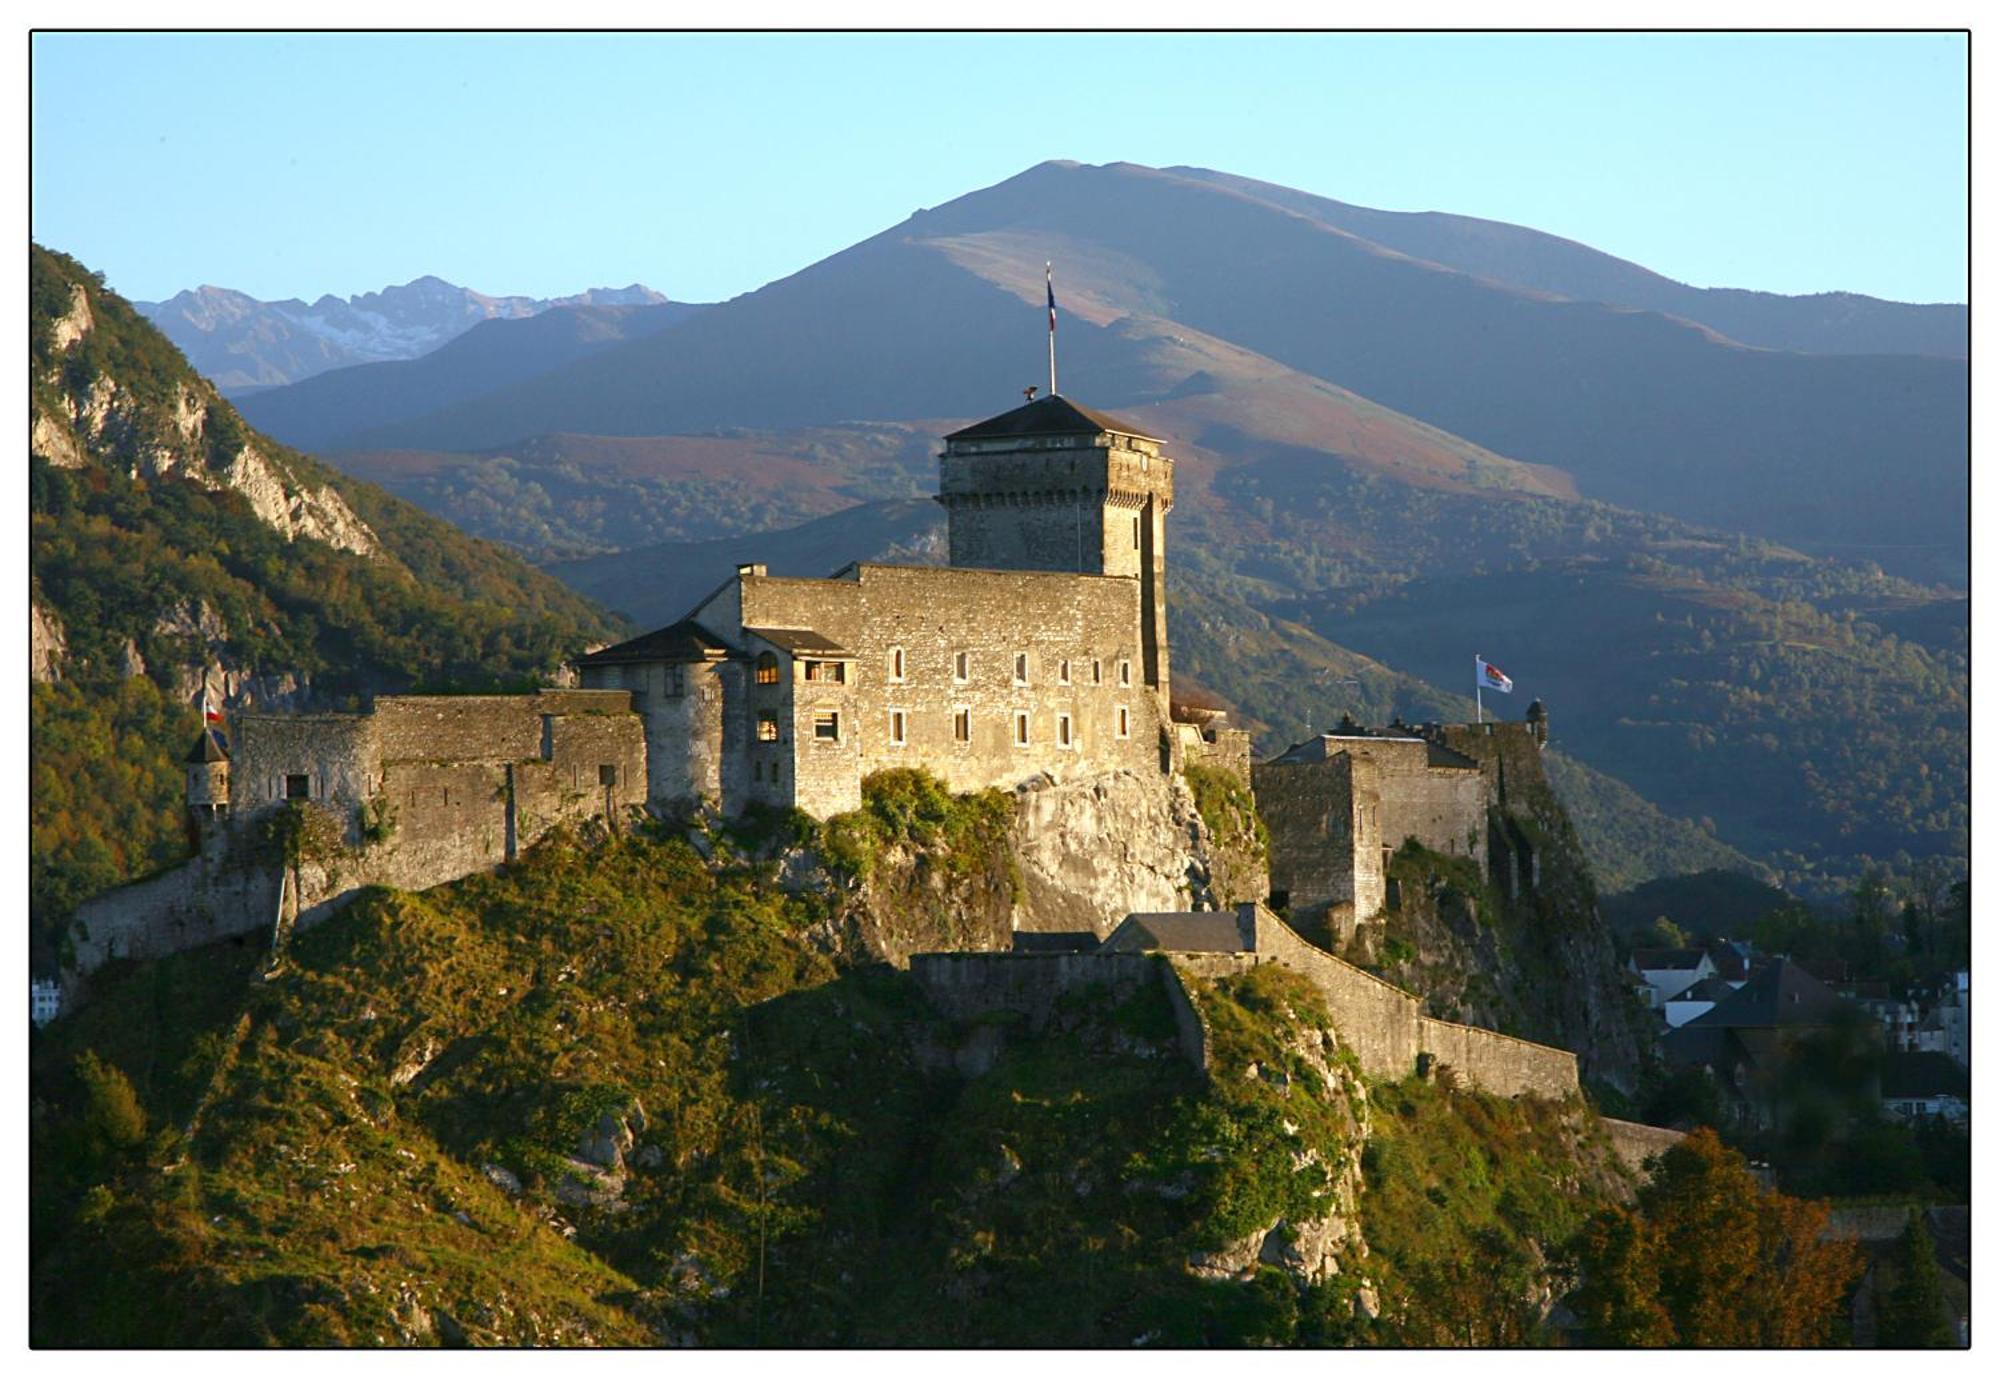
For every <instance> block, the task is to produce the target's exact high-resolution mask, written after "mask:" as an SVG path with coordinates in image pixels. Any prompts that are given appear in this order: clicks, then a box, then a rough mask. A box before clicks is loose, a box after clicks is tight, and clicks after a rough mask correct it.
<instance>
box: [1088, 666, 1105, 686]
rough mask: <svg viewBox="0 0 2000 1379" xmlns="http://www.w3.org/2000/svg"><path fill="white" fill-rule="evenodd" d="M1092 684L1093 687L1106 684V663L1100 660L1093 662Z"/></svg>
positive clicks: (1091, 669) (1091, 671) (1091, 667)
mask: <svg viewBox="0 0 2000 1379" xmlns="http://www.w3.org/2000/svg"><path fill="white" fill-rule="evenodd" d="M1090 683H1091V684H1093V685H1101V684H1103V683H1104V662H1102V661H1099V660H1093V661H1091V663H1090Z"/></svg>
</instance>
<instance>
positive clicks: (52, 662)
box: [28, 599, 69, 685]
mask: <svg viewBox="0 0 2000 1379" xmlns="http://www.w3.org/2000/svg"><path fill="white" fill-rule="evenodd" d="M68 650H69V648H68V646H67V645H66V644H65V643H64V641H63V630H62V623H61V621H60V620H58V619H57V618H56V616H55V615H54V614H52V613H46V612H44V611H42V605H40V604H39V603H36V602H34V601H33V600H32V599H31V600H29V602H28V679H29V680H31V681H33V682H34V683H36V684H40V685H52V684H54V683H55V682H56V681H58V680H60V679H62V663H63V657H64V656H65V655H67V654H68Z"/></svg>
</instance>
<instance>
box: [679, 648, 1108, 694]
mask: <svg viewBox="0 0 2000 1379" xmlns="http://www.w3.org/2000/svg"><path fill="white" fill-rule="evenodd" d="M801 664H802V665H803V666H804V667H805V679H806V680H807V681H808V682H809V683H824V684H835V685H844V684H846V683H847V663H846V662H845V661H812V660H808V661H804V662H802V663H801ZM1029 666H1030V662H1029V656H1028V653H1027V652H1025V651H1021V652H1016V653H1015V655H1014V683H1015V684H1017V685H1025V684H1027V683H1029V674H1028V672H1029ZM673 671H674V674H673V678H672V679H671V680H670V681H669V682H668V689H667V693H668V694H669V695H678V694H680V693H681V692H682V690H681V680H680V667H678V666H676V667H674V668H673ZM908 678H909V655H908V653H907V652H906V651H904V649H903V648H902V647H900V646H898V647H892V648H890V651H889V683H890V684H892V685H900V684H902V683H904V682H905V681H906V680H907V679H908ZM951 678H952V683H954V684H959V685H963V684H967V683H970V681H971V680H972V653H971V652H970V651H956V652H953V653H952V658H951ZM756 680H757V683H758V684H760V685H775V684H777V683H778V680H779V671H778V658H777V656H776V655H775V654H774V653H772V652H769V651H767V652H765V653H764V654H763V655H761V656H759V657H758V658H757V668H756ZM1056 683H1057V684H1059V685H1069V684H1075V683H1076V676H1075V674H1074V673H1073V663H1072V662H1071V661H1069V660H1068V659H1067V658H1064V659H1059V660H1058V661H1057V662H1056ZM1090 683H1091V684H1093V685H1101V684H1103V683H1104V662H1103V661H1102V660H1098V659H1092V661H1091V663H1090ZM1131 683H1132V663H1131V662H1130V661H1120V662H1119V663H1118V684H1119V685H1120V686H1121V687H1129V686H1130V685H1131Z"/></svg>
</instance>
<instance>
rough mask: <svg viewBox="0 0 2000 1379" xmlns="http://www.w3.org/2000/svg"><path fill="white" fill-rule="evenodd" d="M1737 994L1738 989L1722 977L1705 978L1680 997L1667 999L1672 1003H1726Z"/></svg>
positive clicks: (1680, 994)
mask: <svg viewBox="0 0 2000 1379" xmlns="http://www.w3.org/2000/svg"><path fill="white" fill-rule="evenodd" d="M1735 994H1736V988H1735V987H1733V986H1731V985H1730V984H1729V983H1728V982H1726V981H1724V980H1723V979H1722V978H1721V977H1719V976H1715V977H1703V978H1702V979H1701V980H1700V981H1698V982H1696V983H1695V984H1694V985H1693V986H1690V987H1688V988H1686V989H1685V990H1683V991H1681V992H1680V993H1679V994H1678V995H1674V996H1669V997H1667V999H1668V1000H1670V1001H1726V1000H1728V999H1729V998H1730V997H1731V996H1734V995H1735Z"/></svg>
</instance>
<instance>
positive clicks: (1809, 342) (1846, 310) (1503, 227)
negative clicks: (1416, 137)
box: [1166, 167, 1971, 358]
mask: <svg viewBox="0 0 2000 1379" xmlns="http://www.w3.org/2000/svg"><path fill="white" fill-rule="evenodd" d="M1166 171H1167V172H1170V173H1172V174H1174V175H1175V176H1178V177H1186V178H1191V179H1193V180H1195V181H1200V182H1208V183H1212V184H1214V185H1215V186H1219V187H1227V188H1229V189H1231V190H1233V191H1238V192H1242V193H1244V194H1246V195H1249V196H1253V197H1256V198H1257V199H1259V200H1263V201H1268V202H1270V203H1271V204H1272V205H1274V206H1282V207H1284V208H1285V209H1287V210H1292V211H1297V212H1299V213H1300V214H1302V215H1306V216H1309V217H1311V218H1312V219H1314V220H1316V221H1319V222H1320V223H1321V224H1324V225H1331V226H1333V227H1335V228H1337V229H1341V230H1346V231H1349V232H1351V233H1353V234H1356V235H1359V236H1361V237H1362V238H1363V239H1366V240H1370V241H1373V242H1374V243H1376V244H1380V245H1382V246H1384V247H1385V248H1389V249H1394V250H1396V251H1397V252H1398V253H1403V254H1408V255H1410V256H1411V257H1412V258H1419V259H1426V260H1429V261H1430V262H1432V263H1437V264H1442V265H1444V266H1445V267H1447V268H1456V269H1458V270H1460V271H1461V272H1465V273H1471V274H1473V275H1474V276H1476V277H1482V278H1491V279H1492V280H1493V281H1495V282H1500V283H1505V284H1507V285H1508V286H1510V287H1520V288H1526V289H1528V290H1529V291H1533V292H1552V293H1556V294H1558V295H1560V296H1564V297H1574V298H1577V299H1580V300H1583V301H1592V302H1606V303H1609V304H1611V305H1613V306H1630V307H1639V308H1641V309H1643V310H1646V311H1659V312H1665V313H1666V314H1668V315H1671V316H1681V317H1685V318H1686V319H1688V320H1690V321H1695V322H1699V323H1700V324H1702V325H1705V326H1707V327H1709V328H1710V329H1712V330H1715V331H1718V332H1720V333H1721V334H1723V335H1727V336H1728V337H1730V338H1731V339H1732V340H1737V341H1740V342H1741V343H1743V344H1746V345H1757V346H1761V347H1763V348H1766V349H1781V350H1803V351H1807V352H1811V353H1821V354H1936V355H1947V356H1953V357H1957V358H1964V357H1965V355H1966V353H1967V350H1968V347H1969V335H1968V333H1969V331H1970V328H1971V327H1970V312H1969V311H1968V310H1967V308H1966V307H1964V306H1962V305H1957V304H1935V305H1918V304H1912V303H1907V302H1889V301H1883V300H1882V299H1881V298H1879V297H1865V296H1862V295H1860V294H1858V293H1853V292H1818V293H1813V294H1811V295H1808V296H1797V297H1788V296H1784V295H1781V294H1779V293H1775V292H1749V291H1744V290H1742V289H1739V288H1726V287H1710V288H1701V287H1690V286H1688V285H1687V284H1686V283H1680V282H1675V281H1674V280H1673V279H1672V278H1668V277H1663V276H1662V275H1660V274H1658V273H1655V272H1653V271H1651V270H1650V269H1647V268H1642V267H1640V266H1639V265H1638V264H1636V263H1629V262H1627V261H1626V260H1624V259H1620V258H1615V257H1613V256H1612V255H1610V254H1606V253H1603V252H1602V251H1600V250H1597V249H1592V248H1591V247H1590V246H1588V245H1585V244H1578V243H1576V242H1575V241H1574V240H1568V239H1563V238H1561V237H1559V236H1556V235H1551V234H1545V233H1543V232H1542V231H1540V230H1531V229H1528V228H1527V227H1525V226H1520V225H1509V224H1507V223H1505V222H1503V221H1497V220H1481V219H1479V218H1477V217H1474V216H1463V215H1451V214H1447V213H1444V212H1439V211H1421V212H1403V211H1378V210H1371V209H1370V208H1368V207H1366V206H1351V205H1348V204H1346V203H1345V202H1340V201H1334V200H1331V199H1330V198H1327V197H1323V196H1314V195H1312V194H1311V193H1310V192H1302V191H1295V190H1293V189H1292V188H1290V187H1281V186H1278V185H1276V184H1274V183H1270V182H1259V181H1257V180H1255V179H1253V178H1248V177H1237V176H1234V175H1232V174H1230V173H1226V172H1215V171H1212V170H1210V169H1208V168H1189V167H1175V168H1168V169H1166Z"/></svg>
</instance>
